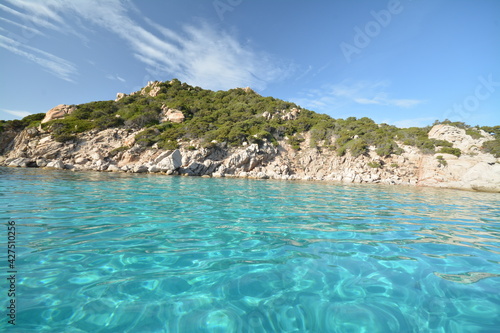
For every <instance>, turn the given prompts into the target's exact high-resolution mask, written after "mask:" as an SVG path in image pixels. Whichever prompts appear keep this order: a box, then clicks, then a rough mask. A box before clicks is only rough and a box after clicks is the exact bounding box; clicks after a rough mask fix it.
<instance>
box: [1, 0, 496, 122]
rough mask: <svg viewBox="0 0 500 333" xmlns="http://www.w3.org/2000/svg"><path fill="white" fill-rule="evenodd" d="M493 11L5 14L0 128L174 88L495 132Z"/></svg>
mask: <svg viewBox="0 0 500 333" xmlns="http://www.w3.org/2000/svg"><path fill="white" fill-rule="evenodd" d="M499 59H500V1H497V0H476V1H473V0H468V1H465V0H453V1H452V0H432V1H431V0H390V1H378V0H372V1H368V0H358V1H340V0H336V1H334V0H324V1H323V0H316V1H305V0H303V1H296V0H168V1H159V0H149V1H131V0H107V1H98V0H43V1H42V0H38V1H28V0H4V1H2V2H0V63H1V65H0V66H1V67H0V69H1V72H0V75H1V80H0V119H4V120H6V119H15V118H22V117H23V116H26V115H27V114H30V113H38V112H46V111H48V110H49V109H50V108H52V107H54V106H56V105H58V104H79V103H85V102H90V101H95V100H110V99H114V98H115V96H116V93H117V92H124V93H130V92H132V91H136V90H139V89H140V88H141V87H143V86H144V85H146V84H147V82H148V81H153V80H159V81H166V80H170V79H172V78H178V79H180V80H181V81H184V82H187V83H189V84H191V85H195V86H201V87H203V88H206V89H212V90H220V89H223V90H226V89H230V88H234V87H247V86H250V87H252V88H253V89H254V90H256V91H257V92H258V93H260V94H261V95H263V96H273V97H276V98H281V99H284V100H288V101H292V102H295V103H297V104H299V105H300V106H302V107H305V108H308V109H311V110H314V111H317V112H320V113H326V114H329V115H330V116H332V117H334V118H346V117H350V116H354V117H365V116H366V117H370V118H372V119H374V120H375V121H376V122H379V123H382V122H385V123H389V124H394V125H397V126H401V127H406V126H425V125H429V124H432V122H433V121H434V120H436V119H439V120H443V119H445V118H448V119H451V120H455V121H463V122H466V123H468V124H471V125H477V124H478V125H499V124H500V60H499Z"/></svg>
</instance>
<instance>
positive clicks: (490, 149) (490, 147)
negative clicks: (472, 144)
mask: <svg viewBox="0 0 500 333" xmlns="http://www.w3.org/2000/svg"><path fill="white" fill-rule="evenodd" d="M483 152H485V153H489V154H492V155H493V156H495V157H496V158H499V157H500V139H498V138H497V139H495V140H491V141H486V142H485V143H483Z"/></svg>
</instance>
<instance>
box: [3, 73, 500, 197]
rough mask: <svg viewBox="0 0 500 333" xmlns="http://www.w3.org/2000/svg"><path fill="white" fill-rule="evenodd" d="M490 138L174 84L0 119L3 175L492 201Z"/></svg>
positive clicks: (497, 172)
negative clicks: (141, 177)
mask: <svg viewBox="0 0 500 333" xmlns="http://www.w3.org/2000/svg"><path fill="white" fill-rule="evenodd" d="M453 124H454V125H453ZM452 125H453V126H452ZM483 129H484V130H483ZM485 130H486V131H488V132H486V131H485ZM490 133H494V134H495V136H493V135H492V134H490ZM499 135H500V127H499V126H495V127H483V128H481V129H480V128H473V127H470V126H467V125H465V124H463V123H450V122H445V123H442V124H438V125H435V126H434V127H432V129H431V128H425V129H423V128H410V129H398V128H396V127H395V126H390V125H387V124H376V123H375V122H374V121H373V120H371V119H369V118H361V119H356V118H354V117H350V118H347V119H333V118H331V117H329V116H327V115H321V114H318V113H315V112H313V111H310V110H307V109H303V108H301V107H300V106H298V105H296V104H294V103H290V102H286V101H282V100H279V99H275V98H272V97H263V96H261V95H259V94H257V93H255V92H254V91H253V90H252V89H250V88H236V89H230V90H228V91H216V92H215V91H210V90H204V89H202V88H200V87H192V86H189V85H187V84H186V83H181V82H180V81H179V80H176V79H173V80H171V81H169V82H158V81H155V82H149V83H148V84H147V86H146V87H144V88H142V89H141V90H139V91H136V92H133V93H131V94H123V93H119V94H118V95H117V97H116V100H115V101H100V102H90V103H85V104H80V105H76V106H75V105H71V106H69V105H58V106H57V107H55V108H53V109H51V110H49V111H48V112H47V113H46V114H36V115H31V116H28V117H25V118H23V119H22V120H15V121H8V122H5V121H0V165H2V166H9V167H42V168H54V169H69V170H74V171H78V170H96V171H109V172H134V173H146V172H147V173H163V174H169V175H170V174H173V175H189V176H211V177H250V178H259V179H283V180H323V181H336V182H344V183H380V184H404V185H415V186H433V187H446V188H458V189H466V190H477V191H492V192H500V158H499V157H500V139H499ZM436 151H437V152H436Z"/></svg>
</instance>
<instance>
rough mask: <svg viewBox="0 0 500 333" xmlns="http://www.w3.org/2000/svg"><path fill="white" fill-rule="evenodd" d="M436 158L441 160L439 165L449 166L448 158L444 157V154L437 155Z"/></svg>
mask: <svg viewBox="0 0 500 333" xmlns="http://www.w3.org/2000/svg"><path fill="white" fill-rule="evenodd" d="M436 159H437V160H438V162H439V166H447V165H448V162H446V160H445V159H444V157H443V156H442V155H438V156H436Z"/></svg>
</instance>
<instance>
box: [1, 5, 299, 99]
mask: <svg viewBox="0 0 500 333" xmlns="http://www.w3.org/2000/svg"><path fill="white" fill-rule="evenodd" d="M7 2H8V3H9V5H11V6H12V7H13V8H16V9H13V8H10V7H7V6H3V5H0V9H3V10H4V11H6V12H9V13H10V14H12V15H15V16H17V17H18V18H20V19H22V20H27V21H28V22H32V23H33V24H34V25H35V26H38V27H41V28H45V29H51V30H54V31H58V32H63V31H68V30H70V31H71V30H73V31H75V34H81V33H80V32H77V31H78V30H75V29H74V27H73V26H74V25H75V24H74V23H72V21H75V18H77V19H78V20H81V21H82V22H86V23H87V25H89V26H94V27H99V28H103V29H105V30H107V31H109V32H111V33H113V34H115V35H116V36H117V37H119V38H120V39H121V40H123V41H124V42H125V43H126V44H127V45H128V46H129V47H130V49H131V51H132V54H133V56H134V57H135V58H136V59H137V60H138V61H140V62H142V63H143V64H144V65H146V70H147V71H148V72H149V73H153V74H154V76H155V77H157V78H161V77H172V76H173V77H177V78H179V79H180V80H181V81H186V82H188V83H190V84H193V85H200V86H203V87H205V88H209V89H228V88H234V87H241V86H251V87H253V88H256V89H264V88H265V87H266V85H267V83H269V82H271V81H276V80H279V79H282V78H284V77H285V76H286V75H287V74H288V73H289V72H290V71H291V68H292V66H291V65H290V64H286V63H285V64H284V63H281V62H279V61H277V60H276V59H274V58H273V57H272V56H270V55H269V54H266V53H263V52H257V51H255V50H254V49H253V48H252V47H250V46H249V45H245V44H243V43H241V42H240V41H239V40H238V38H237V37H236V36H234V35H231V34H229V33H227V32H225V31H221V30H218V29H216V28H215V27H213V26H211V25H209V24H207V23H198V24H186V25H184V26H183V27H181V28H180V29H179V28H178V29H177V30H175V31H174V30H171V29H168V28H167V27H165V26H162V25H160V24H157V23H155V22H153V21H151V20H149V19H148V18H146V17H142V16H141V14H140V12H139V11H138V10H137V9H136V8H135V7H134V6H133V4H132V3H130V2H129V1H127V0H108V1H98V0H85V1H84V0H74V1H69V0H46V1H43V2H37V1H28V0H15V1H14V0H7ZM132 14H133V15H132ZM137 17H139V18H137ZM88 23H90V24H88ZM77 28H78V27H77ZM87 29H88V28H87ZM87 32H88V31H87Z"/></svg>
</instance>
